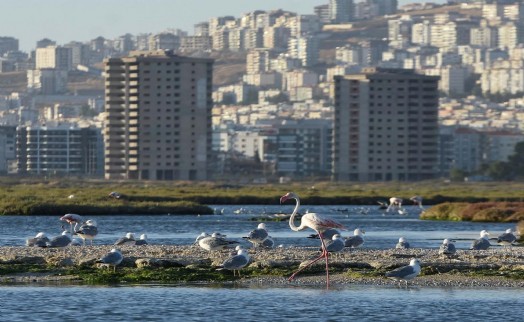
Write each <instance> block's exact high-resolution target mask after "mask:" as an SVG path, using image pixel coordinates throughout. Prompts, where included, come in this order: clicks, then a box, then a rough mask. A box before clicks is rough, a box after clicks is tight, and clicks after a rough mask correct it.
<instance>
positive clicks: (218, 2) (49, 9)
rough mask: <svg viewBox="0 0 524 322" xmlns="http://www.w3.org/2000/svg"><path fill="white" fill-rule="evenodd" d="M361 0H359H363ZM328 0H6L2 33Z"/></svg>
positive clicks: (58, 33)
mask: <svg viewBox="0 0 524 322" xmlns="http://www.w3.org/2000/svg"><path fill="white" fill-rule="evenodd" d="M358 1H359V0H357V2H358ZM328 2H329V1H328V0H1V2H0V10H1V11H2V17H1V18H0V36H11V37H15V38H18V39H19V40H20V49H21V50H24V51H29V50H31V49H34V47H35V46H36V41H37V40H40V39H42V38H50V39H52V40H55V41H56V42H57V43H58V44H59V45H63V44H65V43H67V42H69V41H72V40H76V41H82V42H84V41H88V40H91V39H93V38H96V37H98V36H103V37H105V38H115V37H118V36H121V35H124V34H125V33H131V34H139V33H148V32H152V33H156V32H161V31H163V30H165V29H167V28H180V29H182V30H185V31H188V32H189V33H190V34H192V33H193V25H194V24H195V23H198V22H202V21H207V20H208V19H209V18H211V17H218V16H225V15H231V16H235V17H239V16H241V15H242V14H244V13H247V12H250V11H253V10H257V9H260V10H272V9H284V10H289V11H293V12H298V13H302V14H312V13H313V7H314V6H317V5H320V4H327V3H328ZM411 2H436V3H444V2H446V1H445V0H433V1H423V0H420V1H415V0H399V4H400V5H403V4H406V3H411Z"/></svg>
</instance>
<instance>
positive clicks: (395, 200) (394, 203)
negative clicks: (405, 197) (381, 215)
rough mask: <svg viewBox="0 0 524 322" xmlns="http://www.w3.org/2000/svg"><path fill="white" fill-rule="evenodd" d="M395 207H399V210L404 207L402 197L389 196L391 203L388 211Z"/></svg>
mask: <svg viewBox="0 0 524 322" xmlns="http://www.w3.org/2000/svg"><path fill="white" fill-rule="evenodd" d="M393 208H397V210H399V209H402V199H401V198H397V197H391V198H389V205H388V208H387V209H386V212H389V211H390V210H392V209H393Z"/></svg>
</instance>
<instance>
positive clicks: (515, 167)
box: [508, 142, 524, 177]
mask: <svg viewBox="0 0 524 322" xmlns="http://www.w3.org/2000/svg"><path fill="white" fill-rule="evenodd" d="M508 167H509V168H510V169H511V171H512V172H513V173H514V175H515V176H517V177H524V142H519V143H517V144H516V145H515V153H514V154H512V155H510V156H509V158H508Z"/></svg>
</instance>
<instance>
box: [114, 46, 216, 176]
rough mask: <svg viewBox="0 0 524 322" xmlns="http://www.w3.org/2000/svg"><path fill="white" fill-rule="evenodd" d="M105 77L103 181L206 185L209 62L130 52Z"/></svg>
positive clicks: (211, 68)
mask: <svg viewBox="0 0 524 322" xmlns="http://www.w3.org/2000/svg"><path fill="white" fill-rule="evenodd" d="M105 73H106V83H105V87H106V94H105V96H106V113H107V114H106V122H105V128H104V142H105V177H106V179H142V180H206V179H207V178H208V173H207V170H208V164H209V162H210V159H211V151H212V149H211V108H212V99H211V94H212V76H213V60H211V59H202V58H191V57H182V56H177V55H174V54H173V53H172V52H170V51H163V50H162V51H154V52H131V53H130V55H129V57H124V58H110V59H106V60H105Z"/></svg>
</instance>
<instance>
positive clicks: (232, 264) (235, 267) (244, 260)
mask: <svg viewBox="0 0 524 322" xmlns="http://www.w3.org/2000/svg"><path fill="white" fill-rule="evenodd" d="M237 247H238V246H237ZM249 260H250V258H249V254H248V252H247V250H245V249H242V248H239V249H238V252H237V254H236V255H234V256H231V257H229V258H228V259H226V260H225V261H224V263H223V264H222V265H221V266H220V267H219V268H218V270H222V269H228V270H231V271H233V276H236V275H235V271H237V272H238V276H239V277H240V270H241V269H242V268H244V267H245V266H246V265H247V264H249Z"/></svg>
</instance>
